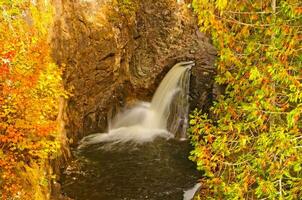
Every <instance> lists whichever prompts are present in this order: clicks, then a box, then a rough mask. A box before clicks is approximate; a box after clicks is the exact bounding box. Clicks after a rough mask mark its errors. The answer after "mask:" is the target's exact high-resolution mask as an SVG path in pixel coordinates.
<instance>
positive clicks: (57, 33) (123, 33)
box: [52, 0, 215, 140]
mask: <svg viewBox="0 0 302 200" xmlns="http://www.w3.org/2000/svg"><path fill="white" fill-rule="evenodd" d="M118 2H123V1H118ZM130 2H131V1H130ZM54 5H55V6H56V15H57V17H56V21H55V24H54V28H53V31H54V37H53V38H52V47H53V58H54V59H55V61H56V62H57V63H58V64H59V65H60V66H62V67H63V68H64V70H65V71H64V77H63V78H64V84H65V87H66V88H67V90H69V91H70V92H71V94H72V96H71V97H70V99H69V100H68V106H67V110H66V114H67V118H68V119H67V127H66V128H67V135H68V137H69V138H73V139H75V140H76V139H78V138H81V137H82V136H84V135H87V134H89V133H91V132H103V131H106V128H107V122H108V119H110V118H111V117H112V116H113V115H114V114H115V113H116V112H117V111H118V110H119V109H120V108H121V107H122V106H124V105H126V104H129V103H131V102H133V101H136V100H150V99H151V97H152V94H153V93H154V91H155V89H156V87H157V86H158V84H159V83H160V81H161V79H162V78H163V76H164V75H165V74H166V73H167V71H168V70H169V69H170V68H171V67H172V66H173V65H174V64H176V63H177V62H179V61H186V60H187V61H188V60H194V61H195V62H196V66H195V67H194V68H193V69H192V77H191V92H190V96H191V107H192V108H193V107H199V108H202V109H204V110H206V109H207V108H208V107H209V105H210V103H211V95H212V87H213V75H214V73H215V70H214V68H213V62H214V59H215V50H214V48H213V47H212V46H211V44H210V43H209V41H208V39H207V38H206V37H205V36H204V35H203V34H202V33H200V32H199V31H198V28H197V25H196V20H195V18H194V16H193V15H192V12H191V11H190V10H189V9H188V8H187V7H186V6H185V5H184V4H178V3H177V2H176V1H174V0H157V1H152V0H144V1H137V2H135V3H133V4H131V3H129V4H127V5H122V3H117V4H114V3H112V2H110V1H105V0H95V1H94V0H86V1H85V0H55V1H54Z"/></svg>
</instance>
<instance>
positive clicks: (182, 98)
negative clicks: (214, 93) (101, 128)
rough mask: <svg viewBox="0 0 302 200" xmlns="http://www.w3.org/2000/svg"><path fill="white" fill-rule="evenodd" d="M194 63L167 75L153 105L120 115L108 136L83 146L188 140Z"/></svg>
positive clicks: (141, 105) (95, 137)
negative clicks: (160, 140) (190, 84)
mask: <svg viewBox="0 0 302 200" xmlns="http://www.w3.org/2000/svg"><path fill="white" fill-rule="evenodd" d="M193 65H194V62H192V61H189V62H180V63H178V64H176V65H175V66H173V68H172V69H171V70H170V71H169V72H168V73H167V74H166V76H165V77H164V79H163V80H162V81H161V83H160V85H159V87H158V88H157V90H156V92H155V94H154V96H153V98H152V101H151V103H149V102H141V103H139V104H137V105H136V106H134V107H133V108H130V109H127V110H125V111H124V112H122V113H119V114H117V116H115V118H114V119H113V120H112V123H111V125H110V126H109V131H108V133H97V134H92V135H89V136H87V137H85V138H83V140H82V141H81V144H80V146H86V145H88V144H95V143H100V142H112V143H123V142H128V141H133V142H136V143H143V142H149V141H152V140H153V139H154V138H156V137H163V138H171V137H178V138H184V137H185V132H186V128H187V121H188V117H187V115H188V108H189V103H188V101H189V99H188V92H189V82H190V81H189V78H190V69H191V67H192V66H193Z"/></svg>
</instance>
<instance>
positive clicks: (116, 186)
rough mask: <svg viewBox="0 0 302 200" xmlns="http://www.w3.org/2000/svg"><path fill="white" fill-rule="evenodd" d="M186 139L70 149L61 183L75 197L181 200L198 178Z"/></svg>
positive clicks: (78, 199)
mask: <svg viewBox="0 0 302 200" xmlns="http://www.w3.org/2000/svg"><path fill="white" fill-rule="evenodd" d="M189 151H190V144H189V143H188V141H178V140H174V139H170V140H166V139H163V138H157V139H155V140H154V141H153V142H148V143H144V144H135V145H134V144H132V143H124V144H116V145H113V146H108V144H105V143H101V144H96V145H91V146H88V147H86V148H84V149H81V150H75V151H74V155H75V160H74V161H73V162H72V164H71V165H70V166H69V167H68V168H67V170H66V171H65V172H64V173H63V178H62V187H63V188H62V189H63V192H64V193H66V195H67V196H69V197H71V198H73V199H75V200H143V199H150V200H182V199H183V195H184V191H185V190H188V189H190V188H192V187H193V186H194V185H195V184H196V182H197V181H198V172H197V171H196V170H195V168H196V166H195V165H194V163H192V162H191V161H189V160H188V155H189Z"/></svg>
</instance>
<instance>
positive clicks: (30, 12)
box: [0, 0, 65, 200]
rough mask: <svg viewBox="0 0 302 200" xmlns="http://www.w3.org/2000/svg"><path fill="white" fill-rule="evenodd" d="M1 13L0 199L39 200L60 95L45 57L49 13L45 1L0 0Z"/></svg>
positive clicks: (53, 146)
mask: <svg viewBox="0 0 302 200" xmlns="http://www.w3.org/2000/svg"><path fill="white" fill-rule="evenodd" d="M32 2H35V3H32ZM42 2H43V3H42ZM0 13H1V15H0V199H3V200H5V199H25V200H26V199H43V195H44V194H43V188H45V187H48V185H49V178H50V176H51V174H50V173H49V172H48V171H47V168H46V164H47V162H48V160H49V159H51V158H53V157H55V156H56V155H57V154H58V153H59V148H60V143H59V140H58V137H59V134H58V131H57V130H58V129H57V126H58V125H57V121H56V118H57V115H58V99H59V98H60V97H61V96H65V93H64V90H63V88H62V86H61V72H60V70H59V69H58V67H57V66H56V65H55V64H54V63H53V62H52V60H51V58H50V56H49V54H50V48H49V44H48V42H47V40H48V37H49V36H48V32H49V30H50V29H49V28H50V25H51V21H52V9H51V6H50V5H49V3H47V1H27V0H17V1H0Z"/></svg>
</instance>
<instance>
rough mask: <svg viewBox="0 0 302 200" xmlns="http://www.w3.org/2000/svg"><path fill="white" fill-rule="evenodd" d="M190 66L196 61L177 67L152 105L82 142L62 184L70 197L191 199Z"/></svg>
mask: <svg viewBox="0 0 302 200" xmlns="http://www.w3.org/2000/svg"><path fill="white" fill-rule="evenodd" d="M192 66H194V62H192V61H188V62H180V63H178V64H176V65H175V66H174V67H173V68H172V69H171V70H170V71H169V72H168V73H167V74H166V76H165V77H164V79H163V80H162V81H161V83H160V85H159V87H158V88H157V90H156V92H155V94H154V95H153V98H152V101H151V102H138V103H137V104H136V105H134V106H133V107H130V108H125V109H124V110H122V111H121V112H119V113H117V115H116V116H115V118H114V119H112V120H111V121H110V124H109V127H108V132H107V133H95V134H91V135H88V136H86V137H85V138H83V139H82V140H81V142H80V145H79V148H78V150H75V151H74V155H75V157H76V159H75V161H74V163H73V165H71V166H69V167H68V168H67V170H66V172H65V173H64V176H63V179H62V181H63V183H62V186H63V191H64V192H66V194H67V196H69V197H72V198H74V199H76V200H142V199H152V200H165V199H166V200H182V199H185V200H190V199H191V198H190V197H189V196H190V194H189V193H190V191H194V190H193V189H190V188H192V187H194V185H195V184H196V182H197V177H198V173H197V171H196V170H195V165H194V164H193V163H191V162H190V161H189V160H188V156H189V151H190V144H189V143H188V142H187V141H186V140H184V139H185V138H186V129H187V125H188V109H189V98H188V93H189V82H190V81H189V80H190V69H191V67H192ZM194 188H196V187H194ZM185 191H187V192H186V193H184V192H185ZM191 193H192V192H191ZM193 193H194V192H193ZM184 197H185V198H184Z"/></svg>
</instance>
